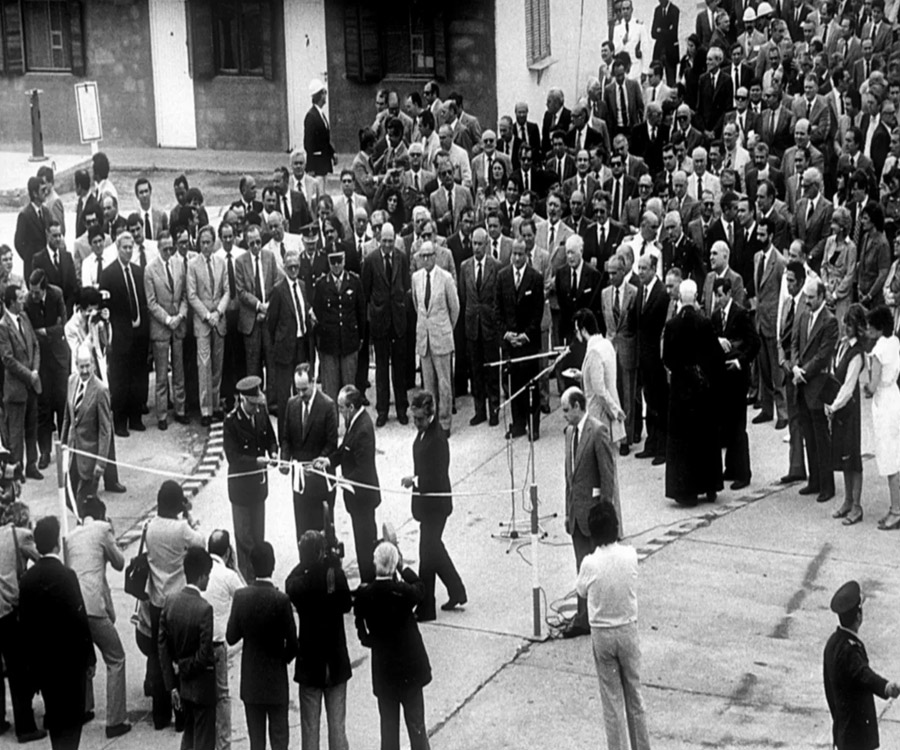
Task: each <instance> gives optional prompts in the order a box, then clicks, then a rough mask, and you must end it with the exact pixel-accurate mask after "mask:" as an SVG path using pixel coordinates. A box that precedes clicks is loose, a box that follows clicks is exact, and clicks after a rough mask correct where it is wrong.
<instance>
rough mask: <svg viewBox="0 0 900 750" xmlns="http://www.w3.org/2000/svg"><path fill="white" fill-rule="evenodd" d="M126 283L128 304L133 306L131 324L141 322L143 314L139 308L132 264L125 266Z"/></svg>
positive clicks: (134, 324)
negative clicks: (132, 275) (132, 274)
mask: <svg viewBox="0 0 900 750" xmlns="http://www.w3.org/2000/svg"><path fill="white" fill-rule="evenodd" d="M125 283H126V284H127V285H128V305H129V307H131V324H132V325H133V326H136V325H138V324H139V323H140V322H141V314H140V311H139V310H138V300H137V293H136V292H135V289H134V279H133V278H132V277H131V266H130V265H128V266H126V267H125Z"/></svg>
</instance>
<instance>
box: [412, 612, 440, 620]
mask: <svg viewBox="0 0 900 750" xmlns="http://www.w3.org/2000/svg"><path fill="white" fill-rule="evenodd" d="M416 620H418V621H419V622H433V621H434V620H437V615H436V614H435V613H434V612H416Z"/></svg>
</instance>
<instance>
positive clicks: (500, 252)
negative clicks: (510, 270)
mask: <svg viewBox="0 0 900 750" xmlns="http://www.w3.org/2000/svg"><path fill="white" fill-rule="evenodd" d="M512 246H513V241H512V238H511V237H507V236H506V235H504V234H501V235H500V236H499V237H498V238H497V257H496V258H494V260H496V261H497V262H498V263H499V264H500V265H501V267H502V266H508V265H509V263H510V259H511V258H512ZM487 254H488V255H490V256H491V257H492V258H493V257H494V240H492V239H491V238H490V237H488V246H487Z"/></svg>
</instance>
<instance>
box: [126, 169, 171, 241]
mask: <svg viewBox="0 0 900 750" xmlns="http://www.w3.org/2000/svg"><path fill="white" fill-rule="evenodd" d="M134 194H135V197H137V199H138V204H139V205H140V216H141V222H142V223H143V226H144V238H145V239H148V240H154V241H156V240H159V233H160V232H162V231H163V230H164V229H168V228H169V215H168V214H167V213H166V212H165V211H163V210H162V209H159V208H155V207H154V206H153V205H152V202H151V195H152V194H153V186H152V185H151V184H150V180H148V179H147V178H146V177H138V179H137V181H136V182H135V183H134Z"/></svg>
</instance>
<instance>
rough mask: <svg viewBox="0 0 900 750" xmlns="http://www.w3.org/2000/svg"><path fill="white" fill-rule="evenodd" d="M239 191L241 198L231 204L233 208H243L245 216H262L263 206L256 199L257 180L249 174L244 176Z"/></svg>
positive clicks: (239, 183)
mask: <svg viewBox="0 0 900 750" xmlns="http://www.w3.org/2000/svg"><path fill="white" fill-rule="evenodd" d="M238 191H239V192H240V194H241V197H240V198H238V200H236V201H234V202H233V203H232V204H231V208H238V207H243V209H244V214H245V215H250V214H258V215H260V216H262V212H263V204H262V201H260V200H257V198H256V195H257V192H256V179H255V178H254V177H253V176H252V175H249V174H245V175H242V176H241V179H240V181H239V182H238Z"/></svg>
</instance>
